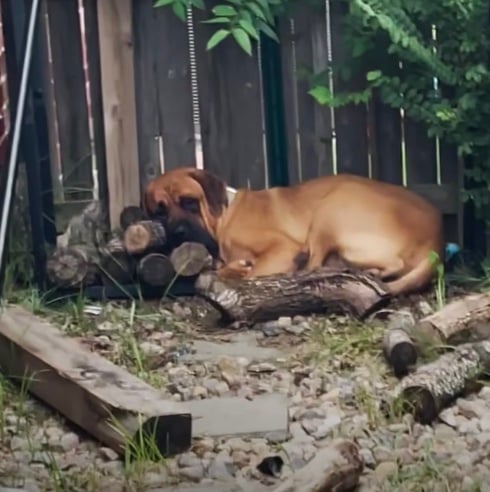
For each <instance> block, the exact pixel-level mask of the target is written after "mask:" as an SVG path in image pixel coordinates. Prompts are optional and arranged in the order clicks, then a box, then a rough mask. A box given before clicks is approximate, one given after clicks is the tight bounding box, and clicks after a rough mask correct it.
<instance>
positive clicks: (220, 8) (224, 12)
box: [212, 5, 238, 17]
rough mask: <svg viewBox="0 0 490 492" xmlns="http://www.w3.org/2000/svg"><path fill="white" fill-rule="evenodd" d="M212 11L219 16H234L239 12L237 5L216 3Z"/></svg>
mask: <svg viewBox="0 0 490 492" xmlns="http://www.w3.org/2000/svg"><path fill="white" fill-rule="evenodd" d="M212 12H213V14H214V15H216V16H218V17H233V16H234V15H237V13H238V12H237V11H236V9H235V7H232V6H231V5H216V7H214V8H213V10H212Z"/></svg>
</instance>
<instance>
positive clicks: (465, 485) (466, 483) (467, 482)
mask: <svg viewBox="0 0 490 492" xmlns="http://www.w3.org/2000/svg"><path fill="white" fill-rule="evenodd" d="M461 490H462V491H463V492H466V491H468V492H470V491H473V490H476V488H475V481H474V480H473V479H472V478H471V477H469V476H468V475H467V476H465V477H464V478H463V480H462V481H461Z"/></svg>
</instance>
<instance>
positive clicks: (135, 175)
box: [97, 0, 140, 228]
mask: <svg viewBox="0 0 490 492" xmlns="http://www.w3.org/2000/svg"><path fill="white" fill-rule="evenodd" d="M97 15H98V16H97V18H98V26H99V43H100V66H101V84H102V100H103V109H104V127H105V144H106V145H105V146H106V158H107V164H106V165H107V187H108V192H109V218H110V223H111V227H112V228H115V227H117V225H118V222H119V214H120V213H121V211H122V209H123V208H124V207H125V206H126V205H138V204H139V203H140V185H139V166H138V143H137V129H136V103H135V88H134V67H133V63H134V60H133V26H132V10H131V0H104V1H103V2H97Z"/></svg>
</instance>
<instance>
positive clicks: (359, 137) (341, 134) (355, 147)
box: [330, 1, 369, 176]
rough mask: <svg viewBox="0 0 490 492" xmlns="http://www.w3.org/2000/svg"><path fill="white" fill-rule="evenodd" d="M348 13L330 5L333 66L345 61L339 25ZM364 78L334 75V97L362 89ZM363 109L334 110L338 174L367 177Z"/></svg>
mask: <svg viewBox="0 0 490 492" xmlns="http://www.w3.org/2000/svg"><path fill="white" fill-rule="evenodd" d="M347 9H348V4H347V3H344V2H333V1H330V12H331V14H330V26H331V33H332V58H333V64H334V66H338V65H339V64H342V62H343V60H345V59H347V56H348V54H347V53H345V48H344V46H345V42H344V37H343V29H344V26H343V22H344V18H345V15H346V12H347ZM365 85H366V75H365V73H364V71H363V70H358V71H357V72H355V73H353V74H352V77H351V78H350V79H349V80H342V78H341V77H339V76H338V75H336V77H335V80H334V93H336V94H342V93H348V92H353V91H358V90H360V89H363V88H364V87H365ZM367 127H368V120H367V107H366V105H364V104H359V105H354V104H348V105H346V106H343V107H341V108H337V109H336V110H335V134H336V136H337V170H338V172H339V173H349V174H358V175H360V176H369V150H368V137H367Z"/></svg>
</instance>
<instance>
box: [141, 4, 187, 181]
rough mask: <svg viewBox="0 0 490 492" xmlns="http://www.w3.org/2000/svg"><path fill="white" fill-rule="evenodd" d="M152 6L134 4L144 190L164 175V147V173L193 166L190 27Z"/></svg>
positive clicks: (170, 11) (167, 10)
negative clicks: (163, 170)
mask: <svg viewBox="0 0 490 492" xmlns="http://www.w3.org/2000/svg"><path fill="white" fill-rule="evenodd" d="M153 3H154V2H153V1H152V0H134V1H133V15H134V25H135V30H134V32H135V87H136V107H137V122H138V148H139V156H140V166H141V185H142V186H144V185H145V183H146V182H147V181H148V180H149V179H151V178H152V177H153V176H155V175H157V174H159V173H160V169H161V167H162V166H161V165H162V163H161V162H160V159H161V157H162V156H160V153H159V150H160V143H161V148H163V158H164V163H163V164H164V169H165V170H168V169H172V168H175V167H179V166H183V165H190V166H192V165H195V137H194V124H193V120H192V97H191V76H190V66H189V46H188V34H187V26H186V24H185V23H183V22H182V21H181V20H179V19H178V18H177V17H176V16H175V15H174V13H173V12H172V10H171V9H169V8H154V7H153ZM159 139H161V142H160V141H159Z"/></svg>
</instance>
